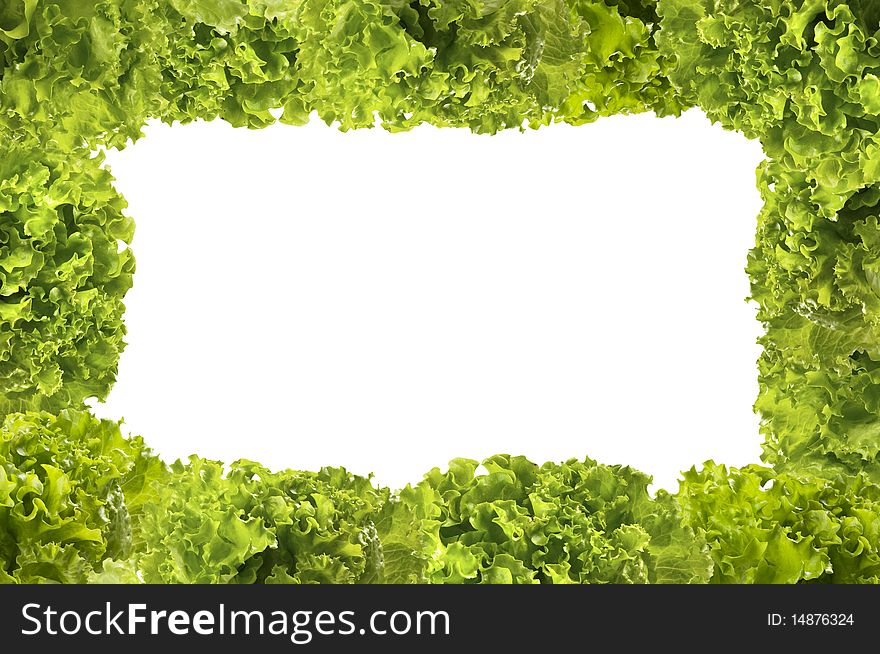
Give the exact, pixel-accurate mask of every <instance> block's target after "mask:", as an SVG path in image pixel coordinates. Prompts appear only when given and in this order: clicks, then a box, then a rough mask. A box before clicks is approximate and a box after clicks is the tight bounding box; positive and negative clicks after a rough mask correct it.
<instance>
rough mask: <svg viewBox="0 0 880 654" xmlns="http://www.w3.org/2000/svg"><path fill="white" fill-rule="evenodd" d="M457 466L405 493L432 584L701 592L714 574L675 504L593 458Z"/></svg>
mask: <svg viewBox="0 0 880 654" xmlns="http://www.w3.org/2000/svg"><path fill="white" fill-rule="evenodd" d="M477 467H478V463H477V462H476V461H471V460H466V459H458V460H455V461H453V462H451V463H450V467H449V470H448V472H446V473H443V472H441V471H440V470H439V469H436V468H435V469H434V470H432V471H431V472H430V473H428V474H427V475H426V476H425V479H424V481H423V482H422V483H420V484H419V485H417V486H416V487H414V488H407V489H406V490H405V491H404V492H403V493H402V494H401V497H402V500H403V502H404V503H405V504H406V505H408V506H410V507H411V508H412V510H413V512H414V514H415V515H416V516H418V517H419V518H420V519H421V520H422V524H423V529H424V531H425V532H426V533H427V534H430V535H431V537H432V538H431V539H432V540H433V546H432V547H431V551H433V552H434V553H435V554H434V556H433V558H432V560H431V562H430V565H429V574H430V579H431V581H432V582H434V583H647V582H660V583H699V582H705V581H706V580H707V579H708V578H709V575H710V574H711V563H710V561H709V558H708V556H707V555H706V554H705V553H704V552H703V549H702V544H701V542H700V541H699V540H698V539H697V538H695V537H694V534H693V532H692V531H690V530H689V529H688V528H687V527H684V526H682V524H681V521H680V519H679V516H678V513H677V509H676V506H675V503H674V501H673V500H672V498H670V497H669V496H668V495H665V494H661V495H660V496H659V497H658V498H657V499H656V500H652V499H651V498H650V497H649V495H648V491H647V488H648V484H649V483H650V481H651V480H650V477H648V476H646V475H643V474H641V473H639V472H636V471H634V470H632V469H631V468H626V467H620V466H603V465H599V464H597V463H596V462H594V461H591V460H590V459H586V460H584V461H576V460H572V461H568V462H566V463H564V464H551V463H547V464H544V465H543V466H540V467H539V466H537V465H535V464H534V463H531V462H530V461H528V460H527V459H525V458H523V457H509V456H495V457H492V458H490V459H487V460H486V461H484V462H483V467H484V468H485V469H486V473H485V474H477V473H476V471H477Z"/></svg>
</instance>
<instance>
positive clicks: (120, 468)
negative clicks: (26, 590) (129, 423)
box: [0, 411, 164, 583]
mask: <svg viewBox="0 0 880 654" xmlns="http://www.w3.org/2000/svg"><path fill="white" fill-rule="evenodd" d="M163 471H164V465H163V464H161V462H159V460H158V459H156V458H155V457H154V456H153V455H152V454H151V452H150V451H149V449H147V448H146V447H145V446H144V443H143V441H142V440H141V439H139V438H133V439H127V438H124V437H123V436H122V435H121V433H120V431H119V425H118V424H116V423H112V422H108V421H100V420H96V419H94V418H92V417H91V416H90V415H89V414H87V413H81V412H69V411H65V412H62V413H61V414H60V415H58V416H55V415H51V414H48V413H29V414H13V415H10V416H7V418H6V420H5V422H4V423H3V425H2V428H0V583H2V582H7V583H10V582H11V583H46V582H53V583H83V582H85V581H89V580H93V579H96V578H99V577H100V576H101V575H102V574H103V573H104V565H105V562H106V563H107V564H108V566H109V568H112V566H113V563H114V561H123V562H124V561H127V560H128V559H129V558H130V557H131V556H132V554H133V552H134V550H135V540H136V539H135V538H134V536H133V534H134V531H133V527H132V524H133V522H135V521H137V520H138V515H139V512H140V509H141V508H142V507H143V506H144V505H145V504H148V503H150V502H152V501H153V500H154V497H153V493H154V492H155V487H154V486H153V482H155V481H157V480H159V479H161V478H162V475H163Z"/></svg>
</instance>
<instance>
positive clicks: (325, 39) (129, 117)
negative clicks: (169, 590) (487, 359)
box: [0, 0, 880, 583]
mask: <svg viewBox="0 0 880 654" xmlns="http://www.w3.org/2000/svg"><path fill="white" fill-rule="evenodd" d="M691 106H699V107H700V108H701V109H702V110H703V111H705V112H706V113H707V115H708V116H709V117H710V118H711V119H712V120H715V121H718V122H720V123H721V124H722V125H723V126H725V127H726V128H728V129H734V130H739V131H741V132H742V133H744V134H745V135H746V136H747V137H748V138H753V139H758V140H759V141H760V142H761V144H762V145H763V147H764V150H765V153H766V155H767V159H766V161H765V162H764V163H762V164H761V166H760V168H759V170H758V186H759V188H760V190H761V193H762V196H763V199H764V208H763V210H762V211H761V214H760V215H759V217H758V229H757V236H756V242H755V247H754V248H753V249H752V251H751V253H750V255H749V261H748V268H747V270H748V273H749V275H750V278H751V283H752V292H751V294H752V298H753V299H754V300H755V301H756V302H757V303H758V305H759V318H760V320H761V321H762V322H763V324H764V325H765V327H766V333H765V335H764V336H763V337H762V339H761V344H762V346H763V348H764V350H763V354H762V356H761V359H760V361H759V362H758V367H759V382H760V394H759V397H758V399H757V402H756V404H755V407H756V410H757V411H759V412H760V414H761V419H762V421H761V424H762V427H761V429H762V432H763V434H764V436H765V442H764V453H763V457H762V458H763V460H764V462H765V463H766V464H767V465H769V466H771V467H769V468H768V467H762V466H749V467H746V468H743V469H740V470H728V469H726V468H724V467H723V466H717V465H715V464H714V463H711V462H710V463H708V464H706V466H705V467H704V468H703V469H702V470H700V471H697V470H696V469H693V470H691V471H689V472H686V473H685V474H684V479H683V481H682V484H681V489H680V492H679V494H678V495H677V496H675V497H672V496H670V495H668V494H665V493H658V494H657V495H656V496H655V497H653V498H652V497H650V495H649V494H648V492H647V486H648V483H649V478H648V477H647V476H645V475H643V474H641V473H638V472H636V471H633V470H631V469H630V468H625V467H619V466H604V465H600V464H597V463H595V462H593V461H591V460H589V459H586V460H584V461H576V460H572V461H568V462H566V463H564V464H545V465H543V466H536V465H535V464H532V463H530V462H529V461H527V460H526V459H524V458H522V457H509V456H497V457H493V458H491V459H488V460H487V461H486V462H484V464H483V466H484V468H485V473H478V465H477V463H476V462H474V461H467V460H456V461H453V462H452V463H451V464H450V468H449V470H448V471H447V472H445V473H443V472H441V471H440V470H438V469H435V470H433V471H431V472H430V473H428V475H427V476H426V477H425V479H424V480H423V481H422V482H421V483H419V484H416V485H415V486H411V487H408V488H406V489H404V490H403V491H401V492H400V494H399V495H397V494H394V493H392V492H391V491H389V490H388V489H384V488H376V487H375V486H374V485H373V484H372V483H371V482H370V480H369V479H367V478H363V477H357V476H353V475H350V474H349V473H347V472H345V471H344V470H337V469H325V470H322V471H320V472H318V473H308V472H293V471H284V472H277V473H276V472H271V471H269V470H267V469H266V468H263V467H261V466H259V465H258V464H255V463H251V462H246V461H241V462H238V463H235V464H233V465H232V466H230V467H228V468H225V467H224V466H222V465H221V464H220V463H217V462H212V461H205V460H203V459H200V458H198V457H193V458H192V459H191V460H190V462H189V463H188V464H182V463H177V464H175V465H174V466H172V468H171V469H169V468H167V467H166V466H165V464H164V463H162V462H161V461H160V460H159V459H157V458H155V457H153V456H152V455H151V454H150V453H149V451H148V450H146V448H145V447H144V445H143V442H142V441H141V440H140V439H125V438H123V437H122V436H121V434H120V431H119V426H118V425H116V424H113V423H108V422H103V421H98V420H96V419H94V418H93V417H91V416H90V415H89V414H88V413H85V412H80V411H79V410H80V409H82V408H83V406H84V403H85V401H86V400H87V399H89V398H98V399H103V398H105V397H106V395H107V393H108V392H109V390H110V388H111V386H112V384H113V382H114V380H115V376H116V369H117V361H118V357H119V354H120V352H121V351H122V349H123V347H124V341H123V338H124V335H125V328H124V324H123V321H122V314H123V310H124V306H123V304H122V301H123V298H124V295H125V293H126V292H127V290H128V289H129V288H130V286H131V283H132V275H133V272H134V258H133V256H132V253H131V250H130V249H129V248H128V245H129V244H130V242H131V240H132V236H133V222H132V221H131V219H130V218H128V217H127V216H126V215H125V214H124V210H125V201H124V199H123V198H122V197H120V196H119V195H118V194H117V193H116V192H115V190H114V189H113V186H112V178H111V177H110V174H109V172H108V170H107V169H106V167H105V166H104V165H103V163H104V159H103V155H102V153H101V150H100V149H101V148H103V147H116V148H123V147H126V145H127V144H128V143H130V142H131V141H133V140H136V139H138V138H140V136H141V129H142V127H143V125H144V124H145V122H146V121H147V120H148V119H151V118H152V119H160V120H164V121H166V122H169V123H174V122H189V121H193V120H199V119H213V118H218V117H219V118H222V119H224V120H226V121H228V122H230V123H231V124H233V125H237V126H247V127H251V128H259V127H264V126H266V125H269V124H272V123H274V122H275V121H276V119H278V120H280V121H281V122H284V123H288V124H293V125H298V124H302V123H305V122H307V121H308V120H309V119H310V117H311V116H312V115H317V116H318V117H319V118H320V119H322V120H324V121H326V122H328V123H332V124H335V125H336V126H338V127H339V128H340V129H343V130H347V129H352V128H364V127H372V126H374V125H375V124H380V125H381V126H382V127H384V128H385V129H388V130H391V131H398V130H405V129H409V128H411V127H413V126H415V125H418V124H421V123H430V124H433V125H436V126H443V127H465V128H469V129H471V130H473V131H477V132H485V133H494V132H497V131H499V130H502V129H506V128H525V127H533V128H537V127H539V126H541V125H546V124H548V123H550V122H554V121H564V122H568V123H572V124H581V123H586V122H590V121H593V120H596V119H597V118H599V117H601V116H607V115H611V114H617V113H634V112H643V111H654V112H655V113H656V114H658V115H677V114H679V113H681V111H682V110H684V109H686V108H688V107H691ZM878 343H880V5H878V3H876V2H870V1H869V0H755V1H754V2H733V1H731V0H656V1H654V0H497V1H494V2H489V3H486V2H477V1H476V0H412V1H406V0H303V1H302V2H296V3H288V2H281V1H279V0H194V1H192V2H186V1H184V0H97V1H95V2H83V1H82V0H8V1H7V2H5V3H3V5H2V6H0V416H6V419H5V422H4V423H3V427H2V429H0V581H8V582H21V581H59V582H78V581H90V582H95V583H118V582H125V583H135V582H140V581H148V582H187V583H189V582H207V581H210V582H236V583H240V582H265V583H272V582H282V583H308V582H370V583H413V582H426V581H430V582H437V583H458V582H467V583H472V582H481V583H495V582H509V583H569V582H661V583H665V582H669V583H681V582H703V581H706V580H708V579H711V580H712V581H715V582H773V583H777V582H784V583H793V582H800V581H807V582H810V581H821V582H826V581H828V582H847V583H850V582H876V581H877V571H878V565H880V564H878V555H877V543H878V540H880V539H878V535H880V534H878V529H880V527H878V525H877V518H876V516H877V515H878V507H877V505H876V503H877V501H878V500H877V498H878V484H880V348H878ZM42 411H49V412H51V413H45V412H42Z"/></svg>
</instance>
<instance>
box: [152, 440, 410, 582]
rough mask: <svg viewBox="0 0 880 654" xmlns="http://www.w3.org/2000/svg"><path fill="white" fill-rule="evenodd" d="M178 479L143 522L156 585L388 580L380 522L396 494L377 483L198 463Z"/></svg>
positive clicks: (332, 474) (332, 472)
mask: <svg viewBox="0 0 880 654" xmlns="http://www.w3.org/2000/svg"><path fill="white" fill-rule="evenodd" d="M172 473H173V474H172V476H171V478H170V479H169V480H166V481H164V482H163V484H162V485H161V489H160V490H159V496H158V498H157V501H156V502H153V503H150V504H148V505H146V506H145V507H144V515H143V518H142V520H141V523H140V532H141V534H142V536H143V538H144V539H145V541H144V548H143V554H142V558H141V561H140V569H141V570H142V572H143V578H144V581H146V582H147V583H354V582H358V581H360V580H361V579H364V578H370V579H371V580H378V579H380V578H381V575H382V572H383V571H382V561H383V556H382V555H383V551H382V543H381V542H380V540H379V534H378V531H377V528H376V524H375V522H374V518H375V517H376V516H377V514H378V513H379V511H380V510H381V508H382V506H383V504H384V503H385V502H386V501H387V498H388V492H387V490H380V489H376V488H374V487H373V486H372V484H371V483H370V481H369V479H366V478H364V477H357V476H354V475H351V474H349V473H347V472H346V471H345V470H342V469H331V468H325V469H324V470H322V471H320V472H318V473H309V472H292V471H285V472H281V473H272V472H270V471H269V470H267V469H266V468H263V467H262V466H259V465H258V464H255V463H251V462H249V461H238V462H236V463H234V464H232V465H231V466H230V467H229V469H228V470H225V469H224V467H223V465H222V464H220V463H218V462H214V461H206V460H204V459H200V458H198V457H192V458H191V459H190V462H189V464H188V465H183V464H181V463H179V462H178V463H177V464H175V465H174V466H172ZM397 555H399V552H398V553H397ZM394 556H396V554H395V552H394V550H393V549H392V551H391V552H389V559H392V560H393V558H394Z"/></svg>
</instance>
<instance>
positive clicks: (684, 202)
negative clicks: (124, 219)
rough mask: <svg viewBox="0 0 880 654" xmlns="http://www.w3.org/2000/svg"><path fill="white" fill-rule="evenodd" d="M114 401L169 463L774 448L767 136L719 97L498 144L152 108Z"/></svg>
mask: <svg viewBox="0 0 880 654" xmlns="http://www.w3.org/2000/svg"><path fill="white" fill-rule="evenodd" d="M146 131H147V138H146V139H144V140H142V141H140V142H138V143H137V144H136V145H134V146H131V147H129V148H128V149H126V150H125V151H123V152H121V153H119V152H110V153H108V158H109V160H110V163H111V166H112V170H113V172H114V174H115V176H116V177H117V178H118V188H119V189H120V190H121V191H122V193H124V194H125V196H126V197H127V199H128V201H129V204H130V207H129V212H130V214H131V215H132V216H134V217H135V219H136V220H137V225H138V228H137V236H136V238H135V241H134V250H135V254H136V255H137V258H138V270H137V275H136V278H135V287H134V290H132V291H131V293H130V295H129V296H128V298H127V300H126V304H127V307H128V310H127V313H126V324H127V325H128V329H129V335H128V342H129V345H128V349H127V350H126V351H125V353H124V355H123V357H122V359H121V362H120V368H119V381H118V383H117V385H116V387H115V388H114V390H113V392H112V393H111V395H110V398H109V400H108V401H107V403H106V404H103V405H99V406H97V407H96V410H97V412H98V413H99V414H100V415H102V416H104V417H108V418H113V419H119V418H122V417H124V418H125V421H126V425H127V429H128V430H129V431H131V432H133V433H137V434H141V435H143V436H144V437H145V438H146V439H147V441H148V442H149V443H150V444H151V445H152V446H153V447H154V448H155V449H156V450H157V452H158V453H160V454H161V455H163V457H165V458H167V459H174V458H177V457H186V456H188V455H189V454H191V453H193V452H198V453H199V454H200V455H202V456H205V457H208V458H216V459H221V460H224V461H232V460H235V459H238V458H249V459H255V460H258V461H261V462H263V463H265V464H267V465H269V466H270V467H272V468H275V469H278V468H288V467H290V468H298V469H318V468H320V467H321V466H325V465H334V466H339V465H341V466H345V467H346V468H349V469H350V470H352V471H354V472H357V473H361V474H366V473H369V472H374V473H376V478H377V481H378V482H379V483H384V484H388V485H391V486H393V487H400V486H403V485H405V484H406V483H408V482H414V481H417V480H418V479H420V477H421V475H422V474H423V473H424V472H426V471H427V470H429V469H430V468H432V467H434V466H444V465H445V463H446V462H447V461H448V460H449V459H452V458H455V457H470V458H477V459H480V458H483V457H486V456H488V455H491V454H494V453H511V454H525V455H527V456H528V457H530V458H531V459H532V460H534V461H537V462H543V461H547V460H565V459H568V458H571V457H578V458H582V457H584V456H585V455H589V456H591V457H593V458H596V459H598V460H599V461H602V462H605V463H624V464H630V465H632V466H634V467H636V468H639V469H641V470H644V471H645V472H648V473H651V474H653V475H654V476H655V482H656V484H657V485H658V486H661V487H665V488H668V489H671V490H674V489H675V488H677V484H676V480H677V478H678V474H679V471H681V470H683V469H686V468H688V467H690V466H691V465H694V464H700V463H702V462H703V461H705V460H706V459H709V458H714V459H716V460H719V461H724V462H726V463H729V464H733V465H741V464H745V463H749V462H753V461H757V459H758V455H759V452H760V447H759V442H760V438H759V436H758V420H757V418H756V417H755V415H754V414H753V413H752V410H751V405H752V403H753V401H754V399H755V396H756V394H757V384H756V367H755V360H756V359H757V357H758V355H759V348H758V346H757V345H756V344H755V339H756V338H757V337H758V335H759V333H760V326H759V324H758V323H757V322H756V321H755V310H754V308H753V307H752V306H751V305H749V304H748V303H746V301H745V297H746V296H747V295H748V282H747V279H746V275H745V273H744V272H743V268H744V265H745V261H746V253H747V251H748V249H749V247H750V246H751V245H752V243H753V242H754V229H755V216H756V214H757V212H758V210H759V208H760V198H759V196H758V192H757V190H756V189H755V173H754V170H755V167H756V166H757V164H758V163H759V161H760V160H761V157H762V155H761V150H760V147H759V146H758V144H756V143H750V142H748V141H746V139H744V138H743V137H742V136H741V135H738V134H733V133H729V132H725V131H723V130H722V129H721V128H719V127H713V126H711V125H710V124H709V122H708V121H707V119H706V118H705V117H704V116H703V115H702V114H700V113H699V112H689V113H688V114H686V115H685V116H684V117H683V118H680V119H677V120H676V119H658V118H656V117H654V116H650V115H644V116H635V117H616V118H611V119H606V120H603V121H601V122H599V123H596V124H594V125H588V126H581V127H570V126H565V125H557V126H552V127H549V128H542V129H541V130H539V131H537V132H531V131H530V132H527V133H519V132H509V133H503V134H499V135H496V136H476V135H472V134H470V133H469V132H466V131H459V130H450V129H446V130H439V129H435V128H430V127H424V128H420V129H417V130H415V131H413V132H410V133H404V134H388V133H386V132H384V131H381V130H378V129H377V130H367V131H356V132H349V133H345V134H343V133H340V132H338V131H336V130H334V129H332V128H329V127H327V126H326V125H323V124H321V123H317V122H316V123H313V124H310V125H309V126H307V127H297V128H295V127H286V126H277V127H273V128H270V129H266V130H263V131H256V132H254V131H248V130H242V129H233V128H231V127H229V126H228V125H226V124H225V123H222V122H214V123H210V124H205V123H201V124H195V125H190V126H175V127H173V128H171V127H168V126H165V125H161V124H152V125H150V126H149V127H148V129H147V130H146Z"/></svg>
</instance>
